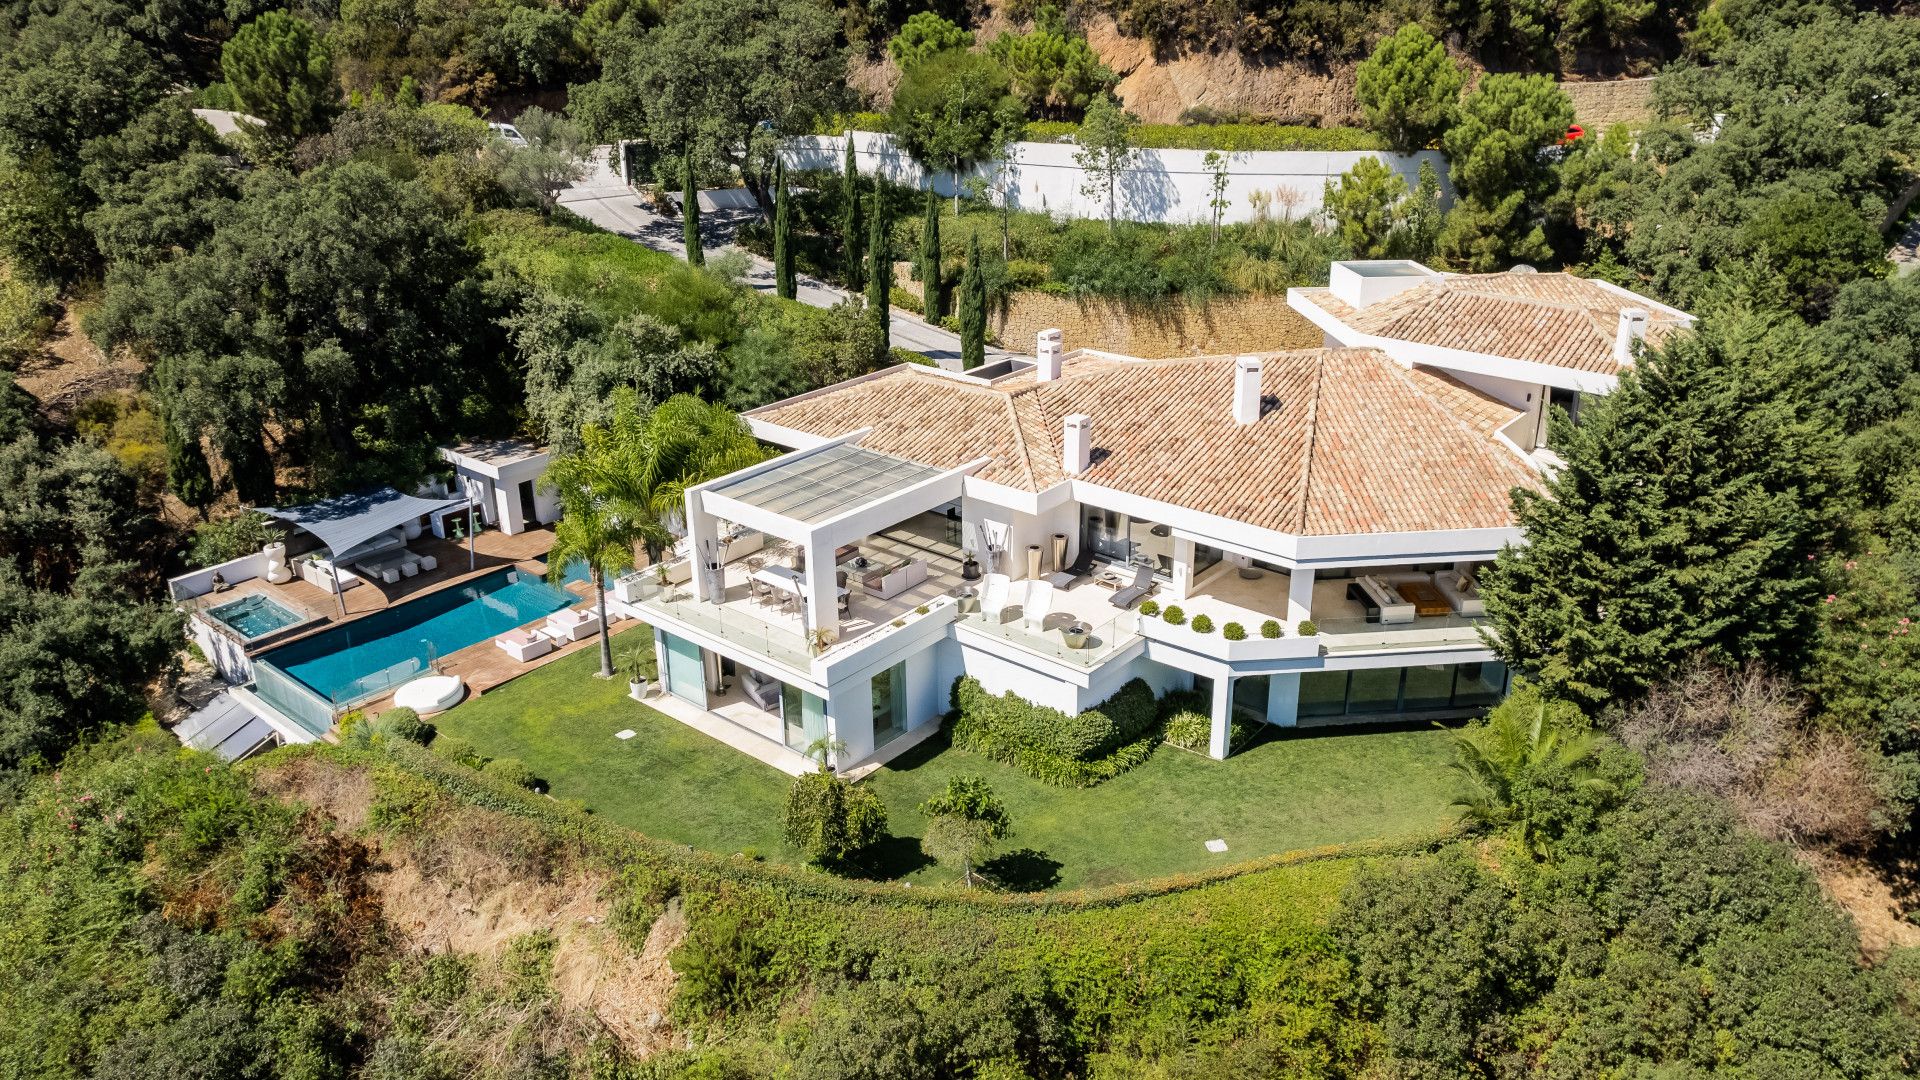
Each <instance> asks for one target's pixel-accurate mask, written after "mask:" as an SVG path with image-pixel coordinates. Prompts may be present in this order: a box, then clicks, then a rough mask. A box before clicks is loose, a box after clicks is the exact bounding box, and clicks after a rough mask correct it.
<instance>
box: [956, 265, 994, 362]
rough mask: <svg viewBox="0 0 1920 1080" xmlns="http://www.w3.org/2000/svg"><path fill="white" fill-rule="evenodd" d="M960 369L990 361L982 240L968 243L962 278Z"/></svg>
mask: <svg viewBox="0 0 1920 1080" xmlns="http://www.w3.org/2000/svg"><path fill="white" fill-rule="evenodd" d="M959 315H960V366H961V367H964V368H976V367H979V366H980V365H981V364H982V363H984V362H985V361H986V359H987V277H986V273H985V272H984V271H983V270H982V269H981V267H980V237H978V236H975V237H973V238H972V239H971V240H969V241H968V242H967V272H966V273H965V274H962V275H961V276H960V302H959Z"/></svg>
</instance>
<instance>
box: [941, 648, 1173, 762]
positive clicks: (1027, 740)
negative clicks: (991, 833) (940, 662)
mask: <svg viewBox="0 0 1920 1080" xmlns="http://www.w3.org/2000/svg"><path fill="white" fill-rule="evenodd" d="M952 702H953V708H954V713H955V718H954V722H953V732H952V734H953V741H954V744H955V745H957V746H960V747H962V748H963V749H966V750H971V751H973V752H974V753H977V754H983V755H985V756H987V757H990V758H993V759H994V760H995V761H1000V762H1004V763H1006V764H1009V765H1012V766H1014V767H1015V768H1018V769H1020V770H1021V771H1022V772H1024V773H1026V774H1027V775H1029V776H1031V777H1033V778H1034V779H1036V780H1039V781H1042V782H1043V783H1049V784H1058V785H1061V786H1066V787H1089V786H1091V785H1093V784H1097V783H1099V782H1101V781H1102V780H1108V779H1111V778H1113V777H1114V776H1118V775H1119V774H1120V773H1122V772H1125V771H1126V770H1128V769H1130V768H1133V767H1134V766H1135V765H1138V764H1139V763H1140V762H1142V761H1145V760H1146V758H1147V755H1148V754H1151V753H1152V752H1153V744H1154V741H1155V740H1154V739H1152V738H1151V737H1144V736H1147V735H1148V732H1149V731H1150V730H1151V729H1152V728H1153V726H1154V723H1155V721H1156V720H1158V719H1159V715H1160V714H1159V707H1158V703H1157V702H1156V701H1155V700H1154V697H1153V688H1152V687H1150V686H1148V685H1147V683H1146V681H1145V680H1143V679H1133V680H1131V681H1129V682H1128V683H1127V684H1126V685H1125V686H1122V687H1121V688H1120V692H1119V693H1117V694H1115V695H1113V696H1112V697H1110V698H1108V699H1107V700H1106V701H1103V702H1101V703H1100V706H1099V707H1098V708H1094V709H1088V710H1087V711H1086V712H1083V713H1080V714H1079V715H1077V716H1069V715H1067V714H1066V713H1063V712H1061V711H1060V710H1058V709H1049V708H1047V707H1045V706H1042V705H1035V704H1033V703H1032V702H1030V701H1026V700H1023V699H1021V698H1019V697H1017V696H1015V695H1013V694H1003V695H1001V696H999V697H995V696H994V695H992V694H989V693H987V691H986V689H985V688H984V687H982V686H981V685H980V682H979V680H978V679H975V678H973V677H972V676H963V677H961V678H959V679H956V680H954V684H953V693H952Z"/></svg>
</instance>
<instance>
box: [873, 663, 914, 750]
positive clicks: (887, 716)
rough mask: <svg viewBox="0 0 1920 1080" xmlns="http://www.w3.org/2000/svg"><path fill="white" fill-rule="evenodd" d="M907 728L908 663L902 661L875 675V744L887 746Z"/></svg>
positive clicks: (877, 746)
mask: <svg viewBox="0 0 1920 1080" xmlns="http://www.w3.org/2000/svg"><path fill="white" fill-rule="evenodd" d="M906 730H907V665H906V664H905V663H904V662H902V663H898V664H895V665H893V666H892V667H890V668H888V669H886V670H885V671H882V672H881V673H879V674H878V675H875V676H874V677H873V745H874V747H875V748H879V747H882V746H885V745H886V744H887V743H889V742H891V741H893V740H894V739H896V738H898V737H899V736H900V735H902V734H904V733H905V732H906Z"/></svg>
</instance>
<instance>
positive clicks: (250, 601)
mask: <svg viewBox="0 0 1920 1080" xmlns="http://www.w3.org/2000/svg"><path fill="white" fill-rule="evenodd" d="M207 617H208V618H210V619H212V620H213V621H214V622H217V623H219V624H221V625H222V626H225V627H227V628H228V629H230V630H232V631H233V632H234V633H236V634H239V635H240V636H241V637H243V638H245V639H247V640H248V641H252V640H254V639H255V638H263V637H266V636H267V635H268V634H271V633H273V632H274V631H276V630H285V629H286V628H287V627H289V626H292V625H293V624H295V623H297V622H301V621H303V620H302V618H301V616H300V614H299V613H298V612H296V611H294V610H292V609H291V608H289V607H287V606H286V605H285V604H282V603H280V602H279V601H277V600H274V599H273V598H271V597H267V596H262V595H260V594H259V593H254V594H253V595H251V596H243V597H241V598H240V599H238V600H235V601H233V602H232V603H230V604H221V605H220V606H219V607H217V608H211V609H209V610H208V611H207Z"/></svg>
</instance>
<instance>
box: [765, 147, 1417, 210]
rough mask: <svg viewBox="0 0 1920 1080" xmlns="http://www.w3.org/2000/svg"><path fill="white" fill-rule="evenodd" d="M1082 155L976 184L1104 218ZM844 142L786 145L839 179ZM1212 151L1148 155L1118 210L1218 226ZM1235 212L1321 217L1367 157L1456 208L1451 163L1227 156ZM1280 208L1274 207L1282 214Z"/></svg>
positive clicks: (864, 169)
mask: <svg viewBox="0 0 1920 1080" xmlns="http://www.w3.org/2000/svg"><path fill="white" fill-rule="evenodd" d="M852 135H853V143H854V157H855V161H856V163H857V166H858V168H859V170H860V173H861V175H863V176H875V175H878V176H884V177H886V178H887V179H889V180H891V181H893V182H894V183H897V184H902V185H905V186H908V187H920V186H922V185H923V184H924V183H925V182H926V180H927V172H926V170H924V169H922V168H921V167H920V166H919V164H918V163H916V162H915V161H914V160H913V159H912V158H910V157H908V156H907V154H906V152H905V151H903V150H901V149H900V148H899V147H898V146H897V145H895V143H894V140H893V136H891V135H885V134H878V133H875V132H870V131H856V132H853V133H852ZM1078 149H1079V148H1078V147H1077V146H1074V145H1073V144H1071V143H1034V142H1021V143H1015V144H1013V153H1012V154H1011V155H1010V156H1009V157H1008V159H1007V161H1006V162H1005V176H1004V177H1002V176H1001V165H1002V163H1001V162H997V161H995V162H987V163H984V164H982V165H980V166H979V167H977V168H976V169H974V171H973V172H972V173H971V174H970V176H973V177H978V178H979V179H980V180H982V181H984V182H985V183H986V184H988V185H989V186H996V185H999V184H1005V185H1006V187H1007V191H1008V195H1009V198H1010V199H1011V200H1012V205H1013V207H1014V209H1016V210H1032V211H1038V212H1041V213H1050V214H1054V215H1056V216H1063V217H1075V218H1104V217H1106V216H1107V207H1106V202H1105V199H1104V198H1103V197H1101V198H1094V197H1089V196H1087V195H1085V194H1083V193H1082V192H1081V190H1080V189H1081V185H1082V184H1083V183H1084V182H1085V180H1086V174H1085V172H1084V170H1082V169H1081V168H1080V166H1079V165H1077V164H1075V163H1074V160H1073V155H1074V153H1075V151H1077V150H1078ZM845 154H846V141H845V139H844V137H842V136H839V135H812V136H804V137H800V138H793V139H788V140H787V142H786V144H785V146H784V147H783V148H782V156H783V157H784V158H785V160H786V163H787V167H788V168H793V169H822V170H831V171H833V172H838V171H840V168H841V164H842V162H843V161H844V159H845ZM1206 156H1207V152H1206V151H1205V150H1141V151H1138V152H1137V154H1136V156H1135V159H1134V163H1133V165H1132V166H1131V167H1130V168H1128V169H1127V170H1126V172H1125V173H1124V174H1123V175H1122V176H1121V178H1120V183H1119V185H1118V187H1119V193H1118V197H1117V199H1116V202H1117V204H1118V207H1117V209H1118V212H1119V215H1120V216H1121V217H1122V218H1125V219H1127V220H1129V221H1155V222H1165V223H1170V224H1194V223H1198V222H1204V221H1210V220H1212V215H1213V211H1212V209H1211V207H1210V206H1209V205H1208V204H1209V202H1210V201H1211V200H1212V198H1213V177H1212V174H1211V173H1209V172H1208V171H1207V168H1206V166H1205V163H1204V159H1205V157H1206ZM1227 157H1228V162H1227V190H1226V198H1227V207H1226V210H1225V211H1224V213H1223V215H1222V220H1224V221H1227V222H1243V221H1251V220H1252V219H1253V203H1252V200H1251V199H1250V198H1249V197H1248V196H1249V195H1250V194H1251V193H1252V192H1254V191H1265V192H1268V193H1269V194H1271V193H1273V192H1274V191H1276V190H1278V189H1281V188H1286V189H1291V190H1292V191H1294V192H1297V193H1298V194H1299V197H1300V202H1299V203H1298V205H1296V206H1295V207H1294V209H1293V213H1294V215H1295V216H1299V215H1302V214H1309V213H1314V212H1316V211H1318V210H1319V209H1320V207H1321V201H1322V198H1323V196H1324V195H1325V192H1326V185H1327V181H1328V180H1331V179H1333V178H1335V177H1337V176H1339V175H1340V174H1341V173H1344V172H1346V171H1347V170H1349V169H1351V168H1353V166H1354V164H1355V163H1356V162H1358V161H1360V159H1362V158H1378V159H1379V160H1381V161H1383V162H1385V163H1386V164H1387V165H1388V166H1389V167H1391V168H1392V169H1393V170H1394V171H1395V172H1397V173H1399V174H1400V175H1401V176H1403V177H1405V178H1406V181H1407V187H1408V189H1409V190H1411V189H1412V187H1413V185H1414V184H1415V182H1417V181H1418V179H1419V175H1420V163H1421V162H1422V161H1431V162H1432V163H1433V167H1434V169H1435V170H1436V171H1437V172H1438V173H1439V175H1440V192H1441V203H1442V205H1443V206H1444V205H1451V204H1452V201H1453V187H1452V185H1451V184H1450V183H1449V181H1448V178H1447V160H1446V156H1445V155H1444V154H1441V153H1440V152H1439V151H1437V150H1422V151H1420V152H1419V153H1415V154H1396V153H1389V152H1387V151H1381V150H1351V151H1319V150H1248V151H1240V152H1237V153H1230V154H1228V155H1227ZM956 186H957V185H956V184H955V183H954V178H953V175H952V174H951V173H944V172H942V173H935V174H933V190H934V191H936V192H938V193H940V194H941V195H952V194H953V193H954V190H955V187H956ZM1280 209H1281V208H1280V207H1278V206H1276V207H1274V212H1275V213H1279V212H1280Z"/></svg>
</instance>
